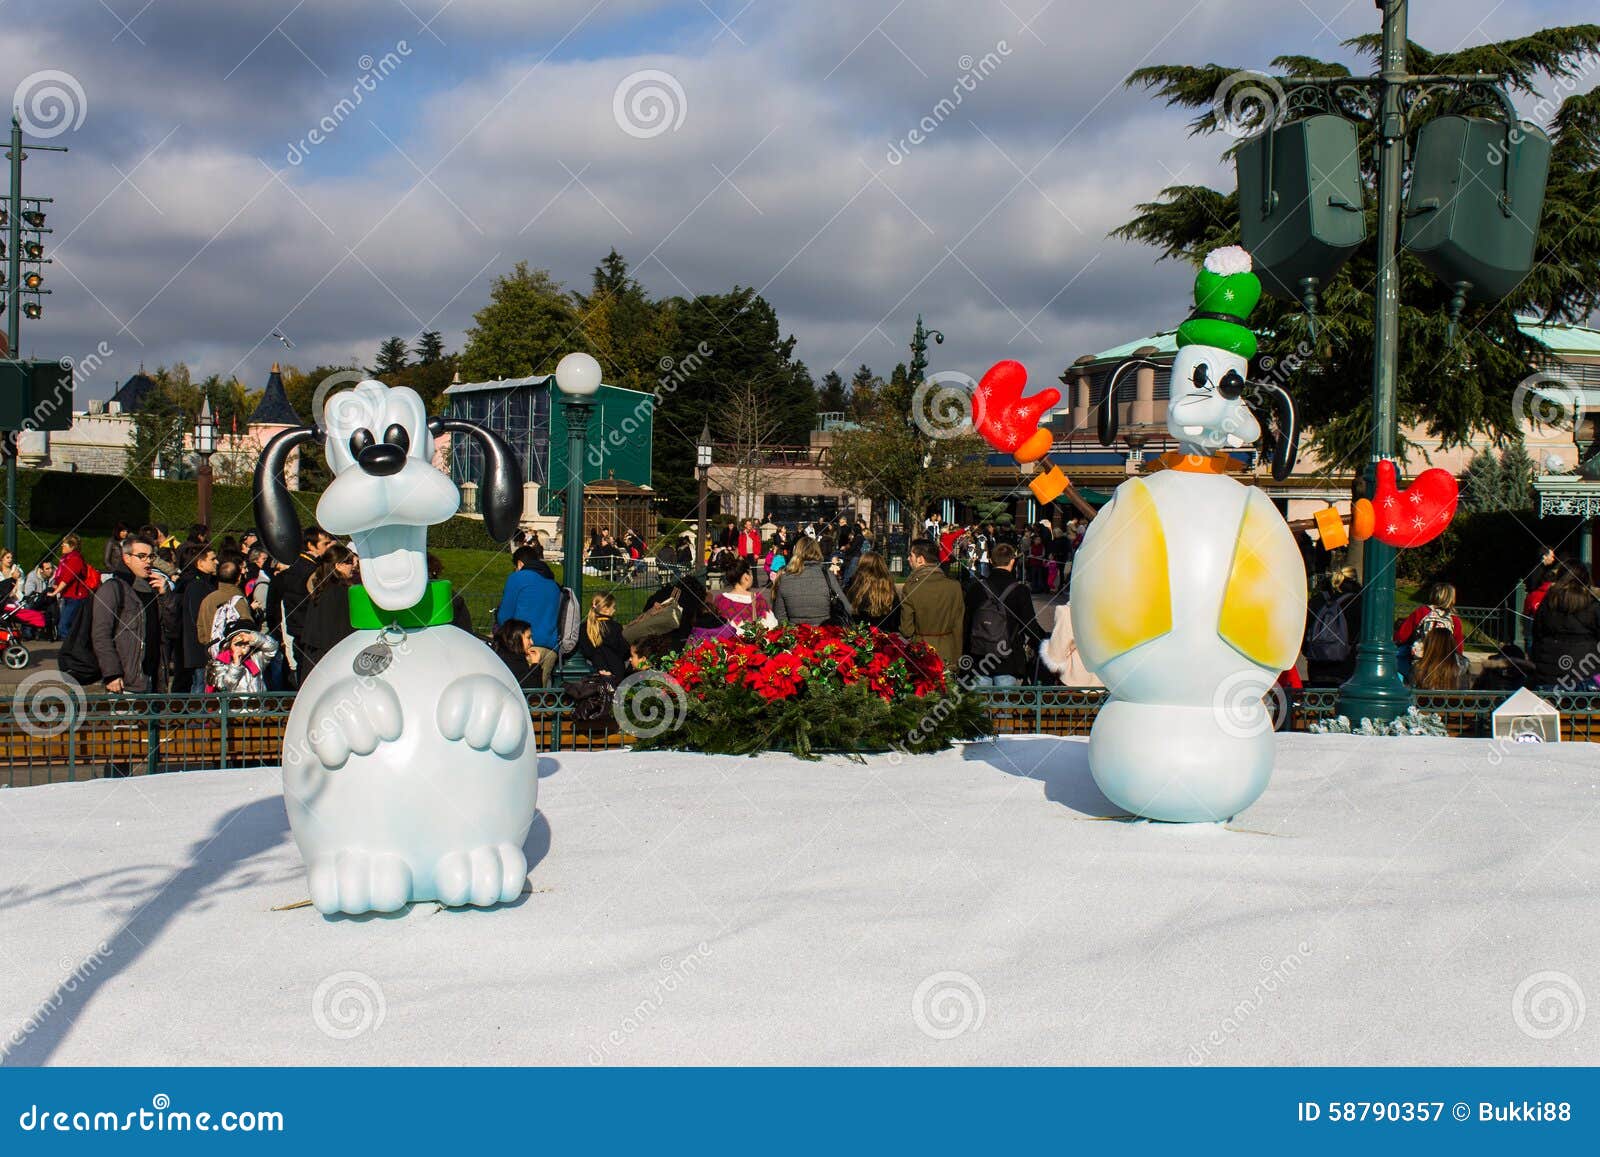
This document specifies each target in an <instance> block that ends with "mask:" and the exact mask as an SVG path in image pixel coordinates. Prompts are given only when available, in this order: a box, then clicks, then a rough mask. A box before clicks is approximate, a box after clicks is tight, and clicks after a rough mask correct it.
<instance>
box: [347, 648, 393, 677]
mask: <svg viewBox="0 0 1600 1157" xmlns="http://www.w3.org/2000/svg"><path fill="white" fill-rule="evenodd" d="M393 661H394V656H392V655H391V654H389V647H388V645H387V644H385V643H374V644H372V646H370V647H365V648H363V649H362V650H360V651H358V652H357V653H356V659H355V662H354V663H353V664H352V667H354V669H355V673H356V674H357V675H366V676H372V675H382V674H383V673H384V671H386V670H388V667H389V664H390V663H392V662H393Z"/></svg>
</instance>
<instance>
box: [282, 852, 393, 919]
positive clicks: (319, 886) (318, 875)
mask: <svg viewBox="0 0 1600 1157" xmlns="http://www.w3.org/2000/svg"><path fill="white" fill-rule="evenodd" d="M307 878H308V880H309V882H310V885H311V903H312V905H313V906H315V908H316V909H317V911H318V912H321V913H322V914H323V915H324V916H331V915H333V914H334V913H335V912H344V913H346V914H347V915H351V916H359V915H360V914H361V913H363V912H396V911H398V910H400V909H401V908H403V907H405V906H406V903H407V902H408V901H409V900H410V899H411V869H410V868H409V867H407V866H406V862H405V861H404V860H402V859H401V858H400V857H399V856H396V855H393V854H392V853H388V852H378V853H370V852H357V851H345V852H337V853H335V854H334V855H331V856H324V857H322V858H321V859H320V860H318V861H317V862H316V863H314V864H312V865H311V867H310V869H309V870H308V871H307Z"/></svg>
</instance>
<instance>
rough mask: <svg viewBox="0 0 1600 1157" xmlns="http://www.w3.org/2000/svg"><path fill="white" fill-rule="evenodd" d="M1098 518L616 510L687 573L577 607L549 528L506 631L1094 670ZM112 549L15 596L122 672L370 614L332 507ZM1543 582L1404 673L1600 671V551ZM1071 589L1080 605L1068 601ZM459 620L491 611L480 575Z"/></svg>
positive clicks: (1420, 639) (161, 685) (123, 676)
mask: <svg viewBox="0 0 1600 1157" xmlns="http://www.w3.org/2000/svg"><path fill="white" fill-rule="evenodd" d="M1084 528H1085V524H1084V523H1083V522H1082V521H1081V520H1074V521H1072V522H1070V523H1068V524H1067V525H1066V526H1065V527H1064V528H1063V529H1061V530H1059V531H1058V530H1056V529H1055V528H1054V527H1053V526H1052V525H1051V524H1050V523H1048V522H1041V523H1038V524H1036V525H1033V526H1025V527H1021V528H1011V527H1007V526H999V527H997V526H995V525H994V524H992V523H968V524H966V525H956V526H947V525H945V524H944V523H943V522H942V521H941V520H940V519H939V518H938V516H932V517H930V518H929V519H928V520H927V521H926V522H925V523H924V526H923V534H922V536H921V537H919V538H917V539H915V540H913V541H912V542H911V543H910V544H909V546H908V547H907V548H906V563H907V573H906V575H905V577H904V580H903V582H897V581H896V579H895V577H894V576H893V575H892V574H891V573H890V568H889V566H888V563H887V560H886V558H885V554H884V552H883V551H881V550H878V549H875V543H874V536H873V532H872V531H871V530H870V528H869V527H868V526H867V524H866V523H865V522H864V521H863V520H861V519H859V518H856V517H854V516H852V515H848V514H841V515H839V516H838V517H837V518H835V519H820V520H816V521H814V522H808V523H804V524H801V525H800V526H797V527H792V528H791V527H785V526H774V525H771V524H767V525H761V524H758V523H757V522H756V521H755V520H754V519H745V520H743V521H742V522H735V523H729V524H726V525H725V526H723V527H722V528H721V529H720V530H719V531H718V532H717V533H716V534H715V535H714V537H713V539H712V541H711V542H710V544H709V558H708V563H709V565H708V567H707V569H706V571H705V572H699V571H697V570H696V568H694V567H693V566H692V558H693V554H692V550H691V548H690V547H689V546H688V539H687V538H684V539H678V540H673V539H667V540H664V542H663V544H661V545H659V546H658V547H657V550H656V553H655V554H654V555H650V554H649V553H648V550H649V548H648V547H647V545H646V543H645V541H644V539H643V538H642V537H641V536H640V535H638V534H637V533H634V532H631V531H625V532H623V533H622V534H621V535H620V536H617V535H613V534H612V533H610V532H608V531H604V530H601V531H597V532H596V533H595V534H594V535H593V536H592V537H591V539H590V541H589V543H588V544H587V546H588V549H587V551H586V554H585V564H586V566H585V569H586V570H591V568H592V569H593V570H598V571H599V572H600V573H602V574H605V575H608V576H612V577H622V576H623V575H634V574H643V573H645V572H646V571H648V570H649V569H650V562H651V561H652V560H653V561H654V562H655V563H656V564H657V572H658V573H659V574H662V575H664V576H665V577H666V579H667V581H665V582H664V583H662V584H661V586H660V587H659V589H657V590H655V592H654V593H653V594H651V595H650V596H649V598H648V599H647V600H646V601H645V604H644V609H643V611H642V613H641V614H639V615H638V616H636V617H635V618H634V619H633V620H632V621H631V622H627V623H624V622H621V621H619V619H618V613H617V612H618V606H617V601H616V599H615V598H614V597H613V596H612V595H611V594H609V593H600V594H596V595H595V596H594V597H593V598H592V599H590V600H589V605H588V606H587V607H586V608H582V609H581V610H580V609H579V608H577V607H575V606H572V607H569V606H568V605H567V604H568V602H569V601H570V600H567V599H565V598H564V595H563V590H562V587H561V586H560V584H559V583H558V582H557V580H556V577H555V573H554V572H553V571H552V570H551V568H550V566H549V565H548V564H547V563H546V562H545V558H544V548H543V545H542V544H541V542H540V541H539V539H538V537H537V536H536V535H533V534H531V533H520V534H519V535H518V536H517V538H516V539H515V540H514V541H513V543H512V547H513V552H512V573H511V575H510V576H509V577H508V578H507V580H506V582H505V586H504V589H503V591H502V592H501V596H500V598H499V600H498V602H497V604H496V606H495V609H494V613H493V624H492V628H491V633H490V635H489V637H488V638H487V639H486V640H485V641H486V642H487V643H488V645H490V646H491V647H492V648H493V649H494V651H495V653H496V654H498V655H499V656H500V657H501V658H502V659H503V660H504V661H505V662H506V664H507V666H508V668H509V669H510V670H511V672H512V673H513V675H514V676H515V678H516V679H517V681H518V683H519V684H521V685H522V686H524V687H527V688H537V687H551V686H554V685H555V682H556V679H557V672H558V665H559V664H560V662H561V659H562V657H563V656H564V655H565V654H567V653H569V652H571V651H573V650H577V651H579V652H581V654H582V655H583V657H584V658H585V660H586V661H587V663H588V665H589V667H590V669H591V670H592V671H594V672H595V673H596V675H597V676H599V677H601V678H604V679H606V680H608V681H609V682H610V683H611V684H613V685H615V684H616V683H619V682H620V681H621V680H622V679H623V678H624V677H626V675H627V674H629V673H630V672H631V671H634V670H637V669H640V668H642V667H645V666H650V665H652V664H653V663H654V662H656V661H657V660H658V659H659V658H660V657H661V656H662V655H663V654H666V653H669V652H671V651H675V650H678V649H681V648H682V647H683V646H684V645H686V644H688V643H691V642H694V641H696V640H698V639H702V638H709V637H725V636H731V635H732V634H734V633H736V632H737V631H738V630H739V629H741V628H742V627H743V626H744V625H746V624H748V623H752V622H754V623H760V624H763V625H766V626H769V627H770V626H775V625H778V624H780V623H809V624H824V623H831V624H840V625H842V624H851V623H859V624H868V625H871V626H874V627H877V628H878V629H880V630H884V631H893V632H898V633H900V634H902V635H904V636H905V637H907V638H911V639H917V640H920V641H922V642H924V643H926V644H927V645H928V646H930V647H931V648H932V649H933V650H934V651H935V652H937V653H938V654H939V656H940V657H941V659H943V661H944V663H945V664H946V666H947V667H948V668H949V669H951V670H953V671H956V672H957V673H958V677H959V678H962V679H963V680H964V681H967V682H970V683H973V684H976V685H991V686H1008V685H1016V684H1020V683H1052V682H1066V683H1068V684H1069V685H1084V684H1092V683H1093V682H1094V680H1093V678H1092V676H1090V675H1089V673H1088V672H1087V671H1084V670H1081V665H1080V667H1079V668H1077V669H1074V668H1071V666H1070V664H1069V665H1068V666H1067V668H1066V669H1062V668H1061V665H1060V664H1049V665H1048V666H1047V665H1046V664H1044V663H1042V662H1041V650H1042V649H1043V642H1044V640H1045V639H1046V637H1047V635H1048V632H1047V631H1046V630H1045V629H1044V627H1043V626H1042V625H1041V624H1040V622H1039V619H1038V616H1037V614H1036V613H1035V596H1037V595H1053V594H1056V593H1058V592H1060V591H1062V590H1063V588H1064V587H1065V585H1066V583H1067V581H1068V578H1069V577H1070V574H1071V567H1072V559H1073V555H1074V554H1075V552H1076V550H1077V547H1078V544H1079V543H1080V542H1081V541H1082V537H1083V531H1084ZM100 563H101V565H100V566H99V567H98V568H97V567H96V566H94V565H93V564H92V563H91V562H90V561H89V560H88V559H87V558H86V557H85V556H84V553H83V549H82V543H81V541H80V540H79V538H78V537H77V536H76V535H71V534H69V535H67V536H65V537H64V538H63V539H62V540H61V542H60V544H59V547H58V549H57V551H56V552H54V553H53V554H51V555H48V556H46V557H45V558H43V559H41V560H40V561H39V562H38V564H37V565H36V566H34V567H33V568H32V569H31V570H26V571H25V570H23V569H22V568H21V567H20V566H19V565H18V564H17V560H16V559H15V558H14V557H13V556H12V554H11V553H10V552H3V553H0V605H5V604H10V605H21V606H26V607H28V608H30V611H31V612H32V617H30V618H28V619H26V620H25V623H35V624H37V626H36V627H35V628H32V629H30V628H29V627H28V626H26V625H24V627H23V630H24V631H25V632H27V633H28V634H32V635H36V636H44V637H55V638H59V639H61V640H63V641H64V643H68V642H70V640H72V639H73V638H74V627H75V626H76V625H77V624H78V620H79V618H80V617H82V616H87V619H86V624H87V627H86V628H85V627H79V629H78V631H77V637H78V647H79V649H80V650H83V651H85V652H87V653H90V654H92V661H90V662H89V663H88V666H89V667H90V669H91V670H93V668H95V667H98V669H99V672H100V680H101V681H103V682H104V684H105V686H106V688H107V689H108V690H111V691H171V692H190V693H192V692H208V691H230V692H250V691H287V690H293V689H294V688H295V687H296V686H297V685H298V683H299V682H300V681H302V680H304V679H305V677H306V676H307V675H308V674H309V673H310V672H311V671H312V670H313V669H314V668H315V667H316V665H317V663H318V662H319V661H320V660H321V659H322V658H323V656H325V655H326V654H327V653H328V651H329V650H330V649H331V648H333V647H334V646H335V645H336V644H337V643H338V642H339V641H340V640H341V639H343V638H345V637H346V636H347V635H349V634H350V633H351V631H352V629H353V628H352V626H351V623H350V613H349V599H348V595H347V591H348V589H349V588H350V587H351V586H353V585H355V584H357V583H359V582H360V577H359V570H358V563H359V559H358V558H357V557H356V555H355V553H354V551H353V550H352V548H351V547H350V546H349V545H346V544H344V543H340V542H337V541H335V540H334V538H333V537H332V536H331V535H329V534H327V533H325V532H324V531H323V530H321V529H320V528H318V527H315V526H312V527H309V528H307V530H306V531H305V533H304V536H303V544H302V550H301V552H300V554H299V555H298V556H297V557H296V558H294V559H292V560H290V561H288V562H287V563H284V562H279V561H276V560H274V559H272V558H271V556H270V555H269V553H268V552H267V550H266V548H265V547H264V546H262V545H261V543H260V541H259V540H258V538H257V536H256V535H255V534H254V533H253V532H247V533H245V534H244V535H242V536H241V537H239V538H237V539H236V538H233V537H231V536H229V537H225V538H223V539H221V540H220V541H217V542H215V543H214V542H213V541H212V539H211V535H210V533H209V531H208V529H207V528H206V527H205V526H201V525H196V526H193V527H191V528H189V530H188V533H187V537H186V538H184V539H183V540H181V541H180V540H179V539H178V538H177V537H176V536H175V535H173V534H171V533H169V532H168V530H167V528H166V527H164V526H160V525H147V526H141V527H137V528H134V527H129V526H126V525H124V524H121V523H119V524H117V526H116V528H115V529H114V531H113V534H112V536H111V538H110V539H109V540H108V541H107V543H106V547H105V553H104V555H103V556H102V558H101V559H100ZM428 567H429V575H430V577H431V578H435V579H437V578H440V577H442V575H443V567H442V565H441V564H440V561H439V559H438V558H437V557H435V556H433V555H429V556H428ZM702 573H703V574H706V575H708V576H710V577H709V579H708V578H703V577H701V575H702ZM1527 589H1528V596H1527V601H1526V603H1525V604H1524V606H1523V607H1522V608H1521V609H1522V611H1523V614H1524V616H1525V617H1526V618H1527V620H1528V622H1529V624H1530V626H1529V631H1528V634H1529V638H1530V640H1531V642H1530V646H1529V647H1528V649H1527V650H1526V651H1523V650H1521V649H1519V648H1517V647H1514V646H1507V647H1503V648H1501V649H1500V652H1499V653H1498V654H1497V655H1493V656H1491V657H1490V659H1489V660H1488V661H1486V662H1484V663H1483V664H1481V666H1480V670H1479V671H1478V672H1477V673H1476V674H1474V671H1473V668H1472V666H1471V664H1470V663H1469V661H1468V659H1467V656H1466V632H1465V630H1464V627H1463V624H1462V620H1461V617H1460V615H1459V613H1457V610H1456V591H1455V588H1454V587H1453V586H1452V585H1451V584H1450V583H1448V582H1438V583H1434V584H1432V585H1431V586H1429V587H1428V588H1427V589H1426V590H1425V598H1424V601H1423V602H1422V603H1421V604H1420V605H1418V606H1417V607H1416V608H1415V609H1414V610H1413V611H1412V612H1411V613H1410V614H1409V615H1407V616H1406V617H1405V618H1404V619H1403V620H1402V621H1400V622H1399V623H1398V625H1397V626H1396V628H1395V631H1394V635H1393V640H1394V645H1395V655H1396V659H1397V661H1398V665H1399V668H1400V671H1401V673H1402V675H1403V677H1404V678H1405V679H1406V680H1407V682H1409V683H1410V684H1411V685H1412V686H1414V687H1416V688H1418V689H1419V690H1440V691H1449V690H1461V689H1466V688H1469V687H1474V686H1476V687H1479V688H1493V689H1505V688H1510V687H1517V686H1524V685H1528V686H1534V687H1539V688H1556V689H1590V688H1593V687H1594V686H1596V685H1597V684H1596V681H1595V680H1596V677H1597V676H1600V603H1597V600H1596V597H1595V593H1594V590H1593V588H1592V586H1591V585H1590V583H1589V581H1588V578H1587V570H1586V568H1584V567H1583V566H1582V564H1581V563H1579V562H1577V560H1574V559H1569V558H1558V557H1556V555H1555V554H1554V552H1549V551H1547V552H1545V554H1544V556H1543V557H1542V558H1541V559H1540V560H1539V563H1538V565H1537V566H1536V567H1535V569H1534V571H1533V573H1532V574H1531V575H1530V576H1529V579H1528V583H1527ZM1361 593H1362V592H1361V584H1360V581H1359V579H1358V577H1357V574H1356V572H1355V570H1354V569H1352V568H1348V567H1346V568H1343V569H1340V570H1336V571H1334V572H1332V573H1331V574H1328V575H1325V576H1321V577H1320V578H1319V580H1318V582H1317V589H1316V590H1315V591H1314V592H1313V594H1312V597H1311V599H1310V604H1309V608H1308V613H1307V617H1306V630H1305V637H1304V642H1303V648H1302V659H1303V662H1302V663H1299V664H1297V666H1296V669H1295V670H1291V671H1286V672H1284V673H1283V676H1282V678H1281V680H1280V681H1282V682H1283V683H1285V684H1286V685H1288V686H1299V685H1302V684H1304V685H1310V686H1336V685H1338V684H1340V683H1342V682H1344V681H1345V680H1346V679H1348V678H1349V677H1350V675H1351V674H1352V673H1353V671H1354V668H1355V662H1356V646H1357V643H1358V641H1359V639H1360V637H1361V609H1362V600H1361ZM1054 601H1055V603H1056V615H1057V617H1058V618H1059V616H1060V615H1062V614H1064V613H1066V607H1067V604H1066V602H1065V600H1064V599H1056V600H1054ZM453 620H454V622H455V624H456V625H457V626H459V627H462V628H463V629H465V630H467V631H469V632H470V631H472V630H473V624H472V620H471V616H470V614H469V613H468V611H467V608H466V605H465V602H464V600H463V599H462V598H461V596H460V594H459V593H458V594H457V595H456V596H455V612H454V616H453ZM568 620H570V621H568ZM1066 645H1067V646H1068V647H1069V648H1070V645H1071V641H1070V638H1068V639H1067V642H1066ZM67 649H68V648H67V647H66V646H64V650H63V661H62V666H63V669H67V668H68V662H67V658H68V656H67V653H66V652H67ZM1591 668H1595V669H1591Z"/></svg>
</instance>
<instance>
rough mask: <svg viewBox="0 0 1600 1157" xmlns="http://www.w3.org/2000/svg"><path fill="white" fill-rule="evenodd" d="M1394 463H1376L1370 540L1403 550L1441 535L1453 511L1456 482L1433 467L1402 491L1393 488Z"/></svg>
mask: <svg viewBox="0 0 1600 1157" xmlns="http://www.w3.org/2000/svg"><path fill="white" fill-rule="evenodd" d="M1395 477H1396V472H1395V464H1394V463H1393V462H1391V461H1389V460H1388V459H1385V460H1383V461H1381V462H1379V463H1378V488H1377V493H1376V494H1374V495H1373V497H1372V506H1373V512H1374V515H1375V521H1374V524H1373V529H1372V537H1374V538H1376V539H1377V540H1378V541H1379V542H1384V543H1388V544H1389V545H1390V546H1395V547H1400V548H1402V549H1403V548H1405V547H1412V546H1421V545H1422V544H1423V543H1427V542H1432V541H1433V540H1434V539H1436V538H1438V537H1439V536H1440V535H1441V534H1443V533H1444V528H1445V527H1447V526H1449V525H1450V519H1451V518H1452V517H1454V515H1455V512H1456V498H1457V491H1456V479H1455V475H1453V474H1451V473H1450V471H1448V470H1441V469H1440V468H1439V467H1437V466H1435V467H1434V468H1433V469H1431V470H1424V471H1423V472H1422V473H1421V474H1418V475H1417V477H1416V478H1415V479H1414V480H1413V481H1412V483H1411V485H1410V486H1408V487H1406V488H1405V489H1404V490H1399V489H1396V483H1395Z"/></svg>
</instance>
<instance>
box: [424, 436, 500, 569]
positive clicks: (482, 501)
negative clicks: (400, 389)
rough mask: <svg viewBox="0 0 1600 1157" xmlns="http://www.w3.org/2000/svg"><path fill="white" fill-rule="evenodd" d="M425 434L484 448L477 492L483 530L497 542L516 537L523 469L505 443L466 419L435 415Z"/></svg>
mask: <svg viewBox="0 0 1600 1157" xmlns="http://www.w3.org/2000/svg"><path fill="white" fill-rule="evenodd" d="M428 432H429V433H430V434H432V435H433V436H434V437H435V438H437V437H438V436H439V435H440V434H466V435H467V436H469V437H472V438H476V439H477V440H478V444H479V445H480V446H481V447H482V448H483V481H482V482H481V483H480V484H479V489H478V496H479V509H480V510H481V511H482V512H483V528H484V530H486V531H488V532H489V537H490V538H492V539H494V540H495V541H496V542H504V541H506V539H508V538H510V537H511V536H512V535H513V534H515V533H516V529H517V523H519V522H520V521H522V465H521V463H519V462H518V461H517V456H516V454H515V453H513V452H512V450H511V447H510V446H508V445H506V441H505V439H504V438H502V437H500V435H498V434H496V433H495V432H494V431H493V430H491V429H489V428H488V427H487V426H480V425H478V423H476V422H469V421H467V420H466V419H465V418H445V417H440V416H438V415H435V416H434V417H432V418H429V419H428Z"/></svg>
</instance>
